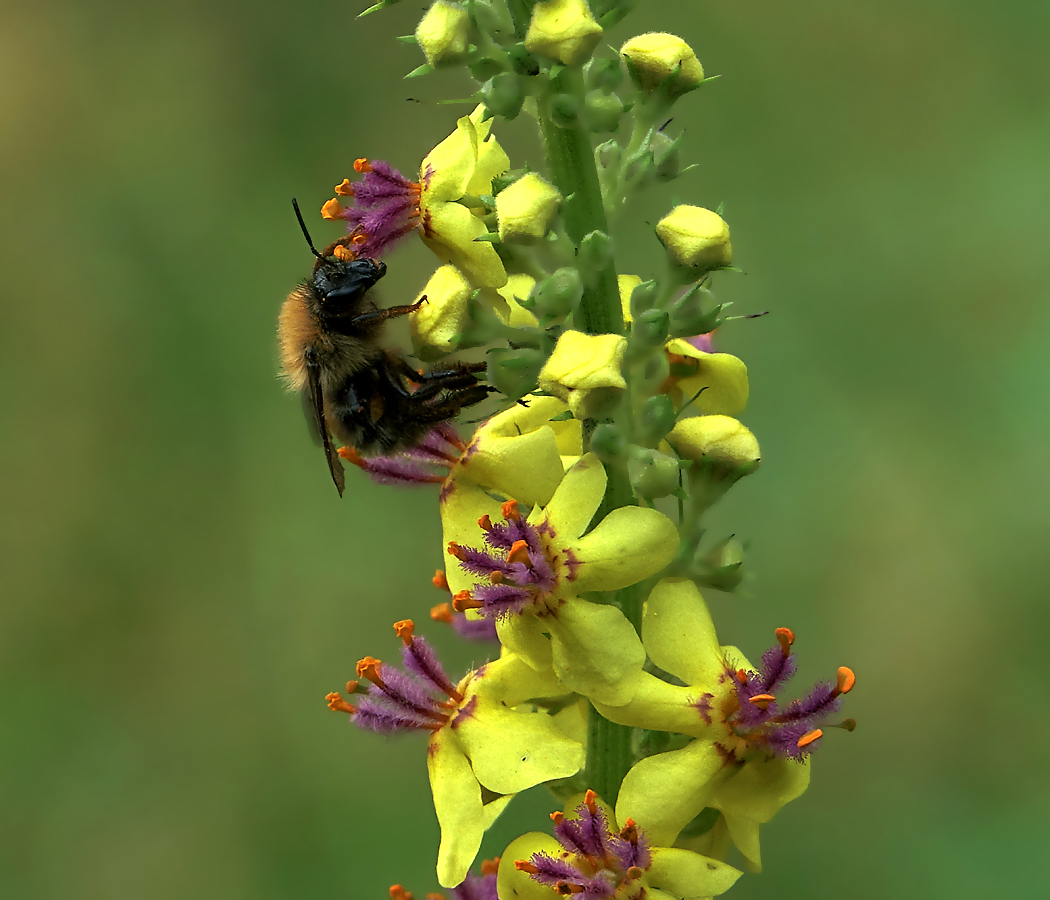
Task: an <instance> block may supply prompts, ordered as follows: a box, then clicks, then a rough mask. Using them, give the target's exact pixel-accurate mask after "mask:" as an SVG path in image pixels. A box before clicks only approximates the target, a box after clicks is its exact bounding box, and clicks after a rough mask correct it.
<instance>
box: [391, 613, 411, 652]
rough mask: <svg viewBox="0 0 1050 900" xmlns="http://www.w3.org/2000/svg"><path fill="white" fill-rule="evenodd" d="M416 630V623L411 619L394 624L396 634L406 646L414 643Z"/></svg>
mask: <svg viewBox="0 0 1050 900" xmlns="http://www.w3.org/2000/svg"><path fill="white" fill-rule="evenodd" d="M415 630H416V623H415V622H413V621H412V620H411V619H402V620H401V621H400V622H395V623H394V634H396V635H397V636H398V637H399V638H401V640H402V641H403V642H404V644H405V646H408V645H409V644H411V643H412V634H413V633H414V632H415Z"/></svg>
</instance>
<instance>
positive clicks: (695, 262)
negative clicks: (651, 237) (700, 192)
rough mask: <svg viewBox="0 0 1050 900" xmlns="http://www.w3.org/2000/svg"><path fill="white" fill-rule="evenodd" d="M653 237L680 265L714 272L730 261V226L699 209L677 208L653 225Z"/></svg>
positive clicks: (708, 212) (721, 219)
mask: <svg viewBox="0 0 1050 900" xmlns="http://www.w3.org/2000/svg"><path fill="white" fill-rule="evenodd" d="M656 234H657V236H658V237H659V238H660V241H661V242H662V243H663V245H664V246H665V247H666V248H667V250H668V252H669V253H670V254H671V255H672V256H673V257H674V258H675V259H676V260H677V261H678V262H680V263H681V264H682V265H685V266H697V267H700V268H702V269H717V268H720V267H721V266H728V265H729V264H730V263H732V261H733V245H732V243H731V242H730V240H729V226H728V225H727V224H726V222H725V220H724V219H723V218H722V217H721V216H720V215H718V213H714V212H711V210H709V209H704V208H703V207H702V206H686V205H682V206H676V207H675V208H674V209H672V210H671V211H670V212H669V213H668V214H667V215H666V216H664V217H663V218H662V219H661V220H660V221H659V222H657V223H656Z"/></svg>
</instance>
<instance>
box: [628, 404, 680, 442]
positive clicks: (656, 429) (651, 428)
mask: <svg viewBox="0 0 1050 900" xmlns="http://www.w3.org/2000/svg"><path fill="white" fill-rule="evenodd" d="M676 421H677V414H676V410H675V408H674V404H673V403H672V402H671V398H670V397H668V396H667V395H666V394H657V395H656V396H655V397H650V398H649V399H648V400H646V401H645V403H643V404H642V408H641V409H640V410H639V411H638V438H639V440H640V441H641V442H642V443H643V444H645V445H646V446H647V447H655V446H656V445H657V444H659V443H660V441H662V440H663V439H664V437H666V435H667V433H668V432H669V431H671V429H673V428H674V426H675V422H676Z"/></svg>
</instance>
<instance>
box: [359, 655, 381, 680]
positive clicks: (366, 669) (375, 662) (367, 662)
mask: <svg viewBox="0 0 1050 900" xmlns="http://www.w3.org/2000/svg"><path fill="white" fill-rule="evenodd" d="M381 665H383V661H382V660H381V659H376V658H375V657H374V656H366V657H365V658H364V659H359V660H358V661H357V677H358V678H367V679H368V680H369V681H371V682H372V684H378V685H381V684H382V683H383V679H382V678H381V677H380V675H379V667H380V666H381Z"/></svg>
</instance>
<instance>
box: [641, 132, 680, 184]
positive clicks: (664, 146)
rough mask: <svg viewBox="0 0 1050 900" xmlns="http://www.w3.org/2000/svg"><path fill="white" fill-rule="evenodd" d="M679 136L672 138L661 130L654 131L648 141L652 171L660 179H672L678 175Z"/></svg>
mask: <svg viewBox="0 0 1050 900" xmlns="http://www.w3.org/2000/svg"><path fill="white" fill-rule="evenodd" d="M680 142H681V137H677V138H672V137H670V136H669V135H667V134H664V133H663V132H662V131H658V132H656V133H655V134H654V135H653V137H652V140H651V141H649V151H650V152H651V153H652V154H653V167H654V168H653V171H654V172H655V173H656V177H657V178H659V179H660V180H661V181H673V180H674V179H675V178H677V177H678V144H679V143H680Z"/></svg>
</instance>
